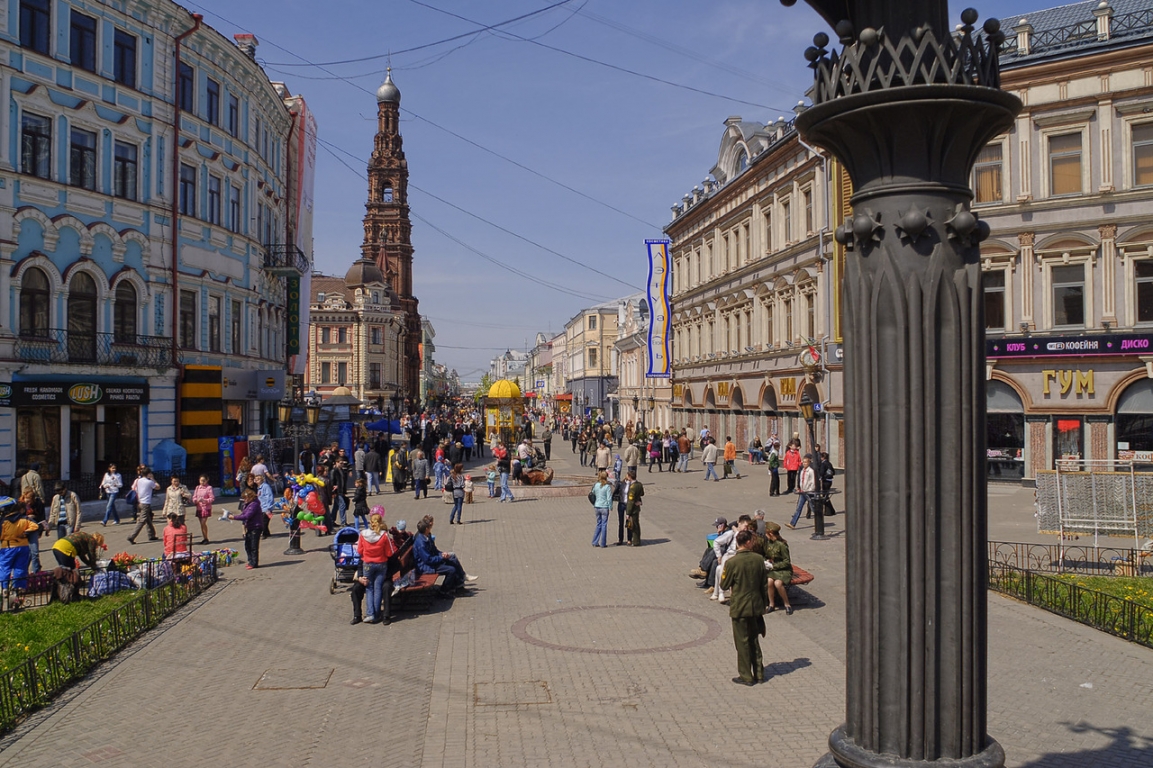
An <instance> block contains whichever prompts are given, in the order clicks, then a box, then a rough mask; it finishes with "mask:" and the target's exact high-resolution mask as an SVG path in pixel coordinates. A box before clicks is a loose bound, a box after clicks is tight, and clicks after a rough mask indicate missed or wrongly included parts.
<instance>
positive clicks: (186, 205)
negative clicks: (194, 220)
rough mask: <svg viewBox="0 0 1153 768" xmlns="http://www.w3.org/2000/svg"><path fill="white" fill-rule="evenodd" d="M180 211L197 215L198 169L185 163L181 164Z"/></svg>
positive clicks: (187, 214)
mask: <svg viewBox="0 0 1153 768" xmlns="http://www.w3.org/2000/svg"><path fill="white" fill-rule="evenodd" d="M180 212H181V213H182V214H184V215H185V216H195V215H196V169H195V168H193V167H192V166H191V165H185V164H184V163H181V164H180Z"/></svg>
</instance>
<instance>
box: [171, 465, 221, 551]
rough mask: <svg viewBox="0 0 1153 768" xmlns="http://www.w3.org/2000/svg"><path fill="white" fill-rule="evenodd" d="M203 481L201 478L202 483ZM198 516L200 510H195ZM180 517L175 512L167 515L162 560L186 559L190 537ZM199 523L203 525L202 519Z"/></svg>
mask: <svg viewBox="0 0 1153 768" xmlns="http://www.w3.org/2000/svg"><path fill="white" fill-rule="evenodd" d="M203 479H204V478H201V480H202V481H203ZM210 490H211V489H210ZM199 514H200V510H199V509H197V515H198V516H199ZM210 514H211V513H210ZM181 517H182V515H179V514H177V513H176V512H169V513H168V525H167V526H165V528H164V558H165V559H166V560H174V559H177V558H183V557H188V554H189V546H188V544H189V539H190V537H189V536H188V527H187V526H185V525H184V521H183V520H181ZM200 522H201V523H203V522H204V519H203V518H201V520H200Z"/></svg>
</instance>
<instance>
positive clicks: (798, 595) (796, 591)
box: [778, 587, 825, 610]
mask: <svg viewBox="0 0 1153 768" xmlns="http://www.w3.org/2000/svg"><path fill="white" fill-rule="evenodd" d="M789 595H790V596H791V598H790V600H789V602H791V603H792V604H793V607H794V608H802V607H803V608H824V607H825V601H824V600H822V599H821V598H819V597H817V596H816V595H814V594H813V593H812V592H809V591H808V590H806V589H801V588H800V587H790V588H789ZM778 610H779V609H778Z"/></svg>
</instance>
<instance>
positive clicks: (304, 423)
mask: <svg viewBox="0 0 1153 768" xmlns="http://www.w3.org/2000/svg"><path fill="white" fill-rule="evenodd" d="M277 408H278V410H279V411H280V413H279V416H280V428H281V430H282V431H283V432H284V434H285V435H286V436H288V437H291V438H292V451H293V453H292V468H293V470H294V471H293V474H295V470H296V462H297V461H298V459H299V457H300V438H302V437H305V436H307V435H311V434H312V433H313V432H314V431H315V430H316V424H317V422H318V421H320V406H319V405H316V404H315V403H313V402H311V401H307V400H304V399H303V398H301V397H299V396H298V397H296V398H294V399H292V400H282V401H281V402H280V405H279V406H277ZM298 410H299V411H302V412H303V418H302V417H298V416H297V415H296V412H297V411H298ZM289 530H290V531H291V533H290V535H289V537H288V549H286V550H284V554H286V555H303V554H304V550H303V549H301V548H300V521H299V520H295V519H294V520H293V521H292V523H291V527H290V529H289Z"/></svg>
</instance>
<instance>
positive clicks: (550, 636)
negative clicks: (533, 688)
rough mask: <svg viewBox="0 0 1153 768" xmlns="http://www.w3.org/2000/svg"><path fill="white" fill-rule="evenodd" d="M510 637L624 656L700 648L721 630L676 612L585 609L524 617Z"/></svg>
mask: <svg viewBox="0 0 1153 768" xmlns="http://www.w3.org/2000/svg"><path fill="white" fill-rule="evenodd" d="M512 634H513V635H514V636H515V637H517V638H520V639H521V640H523V641H524V642H526V643H530V644H532V645H536V646H540V647H541V648H551V649H553V650H557V651H571V652H576V653H607V654H619V655H622V656H627V655H633V654H646V653H665V652H668V651H680V650H684V649H685V648H693V647H695V646H698V645H704V644H705V643H708V642H711V641H712V640H714V639H715V638H716V637H718V636H719V635H720V634H721V626H720V624H718V623H717V622H715V621H713V620H712V619H711V618H709V617H708V616H702V615H700V614H697V613H693V612H692V611H685V610H681V609H679V608H665V607H660V606H651V605H589V606H578V607H573V608H561V609H559V610H556V611H545V612H544V613H537V614H534V615H532V616H526V617H525V618H523V619H521V620H520V621H518V622H517V623H516V624H513V625H512ZM654 640H657V641H658V643H659V644H653V641H654Z"/></svg>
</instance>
